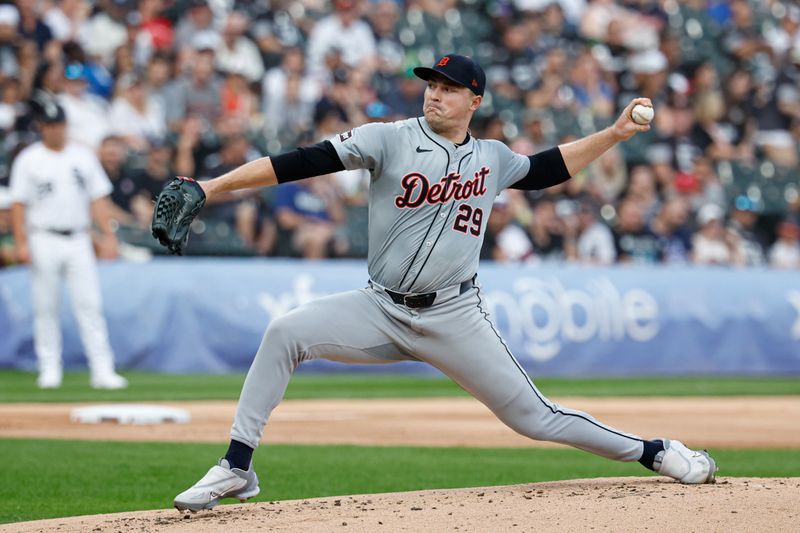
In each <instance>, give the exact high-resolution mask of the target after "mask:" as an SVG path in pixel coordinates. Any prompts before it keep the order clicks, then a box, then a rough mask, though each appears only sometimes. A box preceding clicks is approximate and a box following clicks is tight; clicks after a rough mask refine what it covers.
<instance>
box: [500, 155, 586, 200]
mask: <svg viewBox="0 0 800 533" xmlns="http://www.w3.org/2000/svg"><path fill="white" fill-rule="evenodd" d="M528 159H530V161H531V169H530V170H529V171H528V175H527V176H525V177H524V178H522V179H521V180H519V181H518V182H516V183H515V184H514V185H512V186H511V187H509V188H510V189H521V190H523V191H538V190H539V189H546V188H548V187H552V186H553V185H558V184H559V183H564V182H565V181H567V180H568V179H569V178H570V177H571V176H570V175H569V170H567V165H566V163H564V157H562V155H561V150H559V149H558V147H557V146H556V147H555V148H551V149H549V150H545V151H544V152H539V153H538V154H534V155H529V156H528Z"/></svg>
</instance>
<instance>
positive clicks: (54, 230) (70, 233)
mask: <svg viewBox="0 0 800 533" xmlns="http://www.w3.org/2000/svg"><path fill="white" fill-rule="evenodd" d="M42 231H46V232H47V233H55V234H56V235H61V236H62V237H72V236H73V235H76V234H78V233H80V230H76V229H57V228H44V229H42Z"/></svg>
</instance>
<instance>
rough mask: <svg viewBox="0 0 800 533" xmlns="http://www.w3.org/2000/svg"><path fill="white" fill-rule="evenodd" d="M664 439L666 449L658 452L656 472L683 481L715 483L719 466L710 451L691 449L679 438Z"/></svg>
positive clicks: (689, 482) (655, 465)
mask: <svg viewBox="0 0 800 533" xmlns="http://www.w3.org/2000/svg"><path fill="white" fill-rule="evenodd" d="M663 441H664V451H663V452H658V454H656V460H655V464H654V465H653V466H654V467H656V468H655V471H656V472H658V473H659V474H662V475H664V476H669V477H671V478H675V479H677V480H678V481H680V482H681V483H687V484H700V483H714V478H715V477H716V475H717V470H718V468H717V463H716V462H714V459H712V458H711V456H710V455H708V452H706V451H704V450H703V451H694V450H690V449H689V448H687V447H686V446H684V444H683V443H682V442H681V441H679V440H668V439H663ZM659 462H660V464H659Z"/></svg>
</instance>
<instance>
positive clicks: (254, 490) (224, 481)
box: [174, 459, 260, 511]
mask: <svg viewBox="0 0 800 533" xmlns="http://www.w3.org/2000/svg"><path fill="white" fill-rule="evenodd" d="M259 492H260V489H259V488H258V476H257V475H256V473H255V471H254V470H253V464H252V463H250V469H249V470H241V469H239V468H231V467H230V465H229V464H228V461H227V460H226V459H220V460H219V464H217V465H215V466H212V467H211V470H209V471H208V473H207V474H206V475H205V476H203V478H202V479H201V480H200V481H198V482H197V483H195V484H194V485H193V486H192V487H191V488H188V489H186V490H185V491H183V492H181V493H180V494H178V495H177V496H175V502H174V505H175V508H176V509H177V510H179V511H185V510H187V509H188V510H189V511H200V510H202V509H213V508H214V507H215V506H216V505H217V504H218V503H219V501H220V500H221V499H223V498H237V499H238V500H239V501H240V502H242V503H244V502H246V501H247V500H249V499H250V498H253V497H255V496H258V493H259Z"/></svg>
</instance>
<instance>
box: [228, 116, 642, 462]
mask: <svg viewBox="0 0 800 533" xmlns="http://www.w3.org/2000/svg"><path fill="white" fill-rule="evenodd" d="M332 143H333V146H334V148H335V150H336V152H337V154H338V155H339V158H340V159H341V161H342V164H343V165H344V167H345V168H347V169H357V168H364V169H368V170H369V171H370V172H371V174H372V181H371V185H370V197H369V209H370V212H369V274H370V277H371V278H372V280H373V281H374V282H375V283H373V284H370V286H368V287H366V288H364V289H360V290H353V291H348V292H344V293H341V294H336V295H333V296H328V297H325V298H320V299H319V300H315V301H313V302H310V303H308V304H306V305H303V306H301V307H298V308H297V309H294V310H293V311H291V312H289V313H287V314H286V315H284V316H282V317H280V318H277V319H274V320H273V321H272V322H271V323H270V325H269V327H268V328H267V331H266V333H265V334H264V338H263V340H262V342H261V346H260V347H259V349H258V353H257V354H256V358H255V360H254V361H253V364H252V366H251V367H250V371H249V372H248V374H247V379H246V380H245V384H244V388H243V389H242V394H241V397H240V400H239V405H238V407H237V410H236V417H235V419H234V423H233V427H232V428H231V438H232V439H233V440H236V441H239V442H243V443H245V444H247V445H249V446H251V447H253V448H255V447H256V446H257V445H258V444H259V442H260V440H261V435H262V432H263V428H264V425H265V424H266V422H267V420H268V418H269V415H270V413H271V412H272V410H273V409H274V408H275V407H276V406H277V405H278V403H279V402H280V401H281V398H282V397H283V394H284V392H285V390H286V387H287V386H288V383H289V379H290V377H291V375H292V373H293V372H294V370H295V368H297V366H298V365H299V364H300V363H301V362H303V361H307V360H310V359H316V358H324V359H328V360H331V361H338V362H344V363H358V364H386V363H392V362H396V361H425V362H427V363H429V364H431V365H433V366H434V367H436V368H438V369H439V370H441V371H442V372H443V373H444V374H446V375H447V376H449V377H450V378H452V379H453V380H454V381H456V382H457V383H458V384H459V385H461V386H462V387H463V388H464V389H465V390H467V391H468V392H470V393H471V394H472V395H473V396H474V397H475V398H477V399H478V400H480V401H481V402H483V403H484V404H485V405H486V406H487V407H489V409H491V410H492V412H494V413H495V414H496V415H497V417H498V418H499V419H500V420H502V421H503V422H504V423H506V424H507V425H508V426H510V427H511V428H513V429H514V430H516V431H518V432H519V433H521V434H523V435H526V436H528V437H530V438H533V439H538V440H549V441H554V442H560V443H564V444H569V445H571V446H575V447H578V448H581V449H584V450H587V451H590V452H593V453H596V454H599V455H602V456H604V457H609V458H612V459H618V460H623V461H635V460H637V459H639V458H640V457H641V455H642V451H643V441H642V439H640V438H639V437H636V436H635V435H629V434H626V433H623V432H621V431H618V430H616V429H613V428H610V427H608V426H605V425H603V424H601V423H599V422H598V421H596V420H595V419H594V418H592V417H591V416H590V415H588V414H586V413H582V412H580V411H575V410H571V409H567V408H564V407H561V406H559V405H557V404H555V403H553V402H551V401H549V400H547V399H546V398H545V397H544V396H543V395H542V394H541V392H539V391H538V390H537V389H536V387H535V386H534V384H533V382H532V381H531V380H530V379H529V378H528V376H527V374H526V373H525V371H524V370H523V369H522V366H521V365H520V364H519V363H518V362H517V360H516V359H515V358H514V356H513V355H512V354H511V352H510V351H509V350H508V347H507V346H506V345H505V343H504V342H503V340H502V339H501V337H500V335H499V334H498V333H497V330H496V329H495V328H494V325H493V324H492V322H491V320H490V319H489V315H488V312H487V311H486V304H485V301H484V297H483V296H482V294H481V291H480V287H479V286H478V285H476V284H473V283H471V282H469V281H468V280H471V279H473V277H474V276H475V272H476V270H477V267H478V258H479V251H480V247H481V241H482V239H483V232H484V230H485V228H486V224H487V221H488V219H489V213H490V211H491V208H492V203H493V201H494V198H495V196H496V195H497V194H498V193H499V192H500V191H501V190H503V189H504V188H506V187H508V186H509V185H512V184H513V183H515V182H517V181H519V180H520V179H522V178H523V177H525V176H526V175H527V174H528V170H529V168H530V159H529V158H528V157H527V156H522V155H519V154H515V153H513V152H512V151H511V150H509V149H508V148H507V147H506V146H505V145H503V144H502V143H499V142H496V141H484V140H478V139H474V138H469V139H468V140H467V142H465V143H464V144H463V145H461V146H456V145H454V144H453V143H452V142H450V141H448V140H447V139H445V138H443V137H441V136H440V135H437V134H436V133H434V132H433V131H432V130H431V128H430V126H429V125H428V124H427V123H426V122H425V120H424V119H423V118H414V119H410V120H404V121H400V122H394V123H389V124H368V125H365V126H361V127H359V128H355V129H354V130H351V131H349V132H346V133H342V134H340V135H337V136H336V137H335V138H334V139H332ZM376 284H377V285H376ZM381 286H382V287H381ZM386 289H389V291H393V292H400V293H431V292H434V291H435V298H433V299H430V300H428V301H429V303H428V304H427V306H423V307H420V306H415V305H410V306H409V305H406V304H408V303H410V302H409V300H407V299H406V297H405V296H403V295H397V294H394V295H393V294H391V292H387V291H386ZM397 296H401V297H402V298H401V299H400V301H401V302H403V303H398V300H397Z"/></svg>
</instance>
